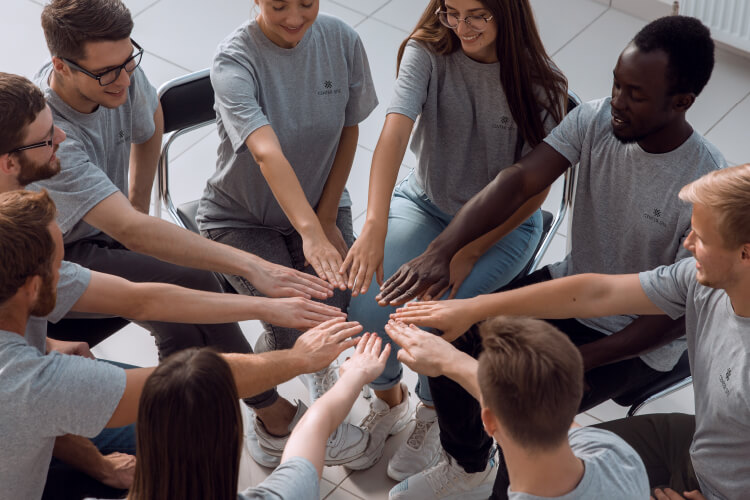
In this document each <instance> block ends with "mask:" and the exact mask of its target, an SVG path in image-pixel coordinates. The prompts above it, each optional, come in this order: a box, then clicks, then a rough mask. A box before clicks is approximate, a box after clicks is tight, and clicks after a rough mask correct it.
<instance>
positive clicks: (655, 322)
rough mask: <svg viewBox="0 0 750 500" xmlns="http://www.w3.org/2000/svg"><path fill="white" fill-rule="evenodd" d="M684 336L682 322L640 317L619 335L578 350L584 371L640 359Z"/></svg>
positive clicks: (654, 317)
mask: <svg viewBox="0 0 750 500" xmlns="http://www.w3.org/2000/svg"><path fill="white" fill-rule="evenodd" d="M684 334H685V319H684V318H680V319H677V320H673V319H671V318H669V317H668V316H640V317H638V318H636V319H635V320H634V321H633V322H632V323H630V324H629V325H628V326H626V327H625V328H623V329H622V330H620V331H619V332H616V333H613V334H612V335H608V336H606V337H604V338H603V339H601V340H598V341H596V342H591V343H589V344H584V345H582V346H580V347H579V349H580V351H581V355H582V356H583V365H584V369H585V370H591V369H593V368H597V367H599V366H603V365H608V364H611V363H616V362H618V361H622V360H625V359H630V358H635V357H638V356H641V355H643V354H645V353H647V352H649V351H652V350H654V349H657V348H659V347H661V346H663V345H665V344H668V343H669V342H671V341H673V340H675V339H677V338H679V337H681V336H683V335H684Z"/></svg>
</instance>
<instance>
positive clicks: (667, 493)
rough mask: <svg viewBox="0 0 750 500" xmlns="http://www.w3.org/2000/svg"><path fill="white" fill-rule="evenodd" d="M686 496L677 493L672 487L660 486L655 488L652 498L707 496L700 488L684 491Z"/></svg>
mask: <svg viewBox="0 0 750 500" xmlns="http://www.w3.org/2000/svg"><path fill="white" fill-rule="evenodd" d="M683 495H685V496H684V497H683V496H682V495H680V494H679V493H677V492H676V491H675V490H673V489H672V488H664V489H663V490H662V489H660V488H655V489H654V495H653V496H652V497H651V500H685V499H687V500H706V497H704V496H703V494H702V493H701V492H700V491H698V490H693V491H686V492H684V493H683Z"/></svg>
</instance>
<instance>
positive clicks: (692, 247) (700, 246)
mask: <svg viewBox="0 0 750 500" xmlns="http://www.w3.org/2000/svg"><path fill="white" fill-rule="evenodd" d="M691 224H692V230H691V231H690V234H689V235H688V237H687V238H685V241H684V243H683V246H684V247H685V248H686V249H688V250H689V251H690V253H692V254H693V256H694V257H695V261H696V264H695V267H696V273H695V278H696V280H697V281H698V283H700V284H701V285H704V286H709V287H711V288H722V289H725V290H726V289H728V288H731V287H732V286H733V285H734V284H735V282H736V281H737V279H738V276H739V273H738V272H737V270H736V269H735V266H736V265H738V264H739V263H740V262H741V260H742V256H741V254H742V247H740V248H737V249H730V248H727V245H726V243H725V241H724V239H723V238H722V236H721V234H720V233H719V230H718V229H717V227H716V215H715V213H714V211H713V210H712V209H711V208H709V207H707V206H705V205H702V204H700V203H696V204H694V205H693V216H692V219H691Z"/></svg>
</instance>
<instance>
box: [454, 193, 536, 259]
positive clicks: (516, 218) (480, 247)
mask: <svg viewBox="0 0 750 500" xmlns="http://www.w3.org/2000/svg"><path fill="white" fill-rule="evenodd" d="M547 193H549V188H547V189H545V190H544V191H542V192H541V193H539V194H538V195H536V196H534V197H532V198H531V199H530V200H529V201H527V202H526V203H524V204H523V205H522V206H521V207H520V208H519V209H518V210H516V212H515V213H514V214H513V215H512V216H511V217H510V218H509V219H508V220H507V221H505V222H504V223H503V224H501V225H500V226H498V227H496V228H495V229H493V230H492V231H490V232H488V233H486V234H484V235H483V236H481V237H479V238H478V239H476V240H474V241H472V242H471V243H469V244H468V245H466V246H465V247H464V248H463V249H462V250H463V251H466V252H469V254H470V255H474V256H476V257H481V256H482V255H484V253H485V252H486V251H487V250H489V249H490V248H492V246H493V245H495V243H497V242H498V241H500V240H501V239H503V238H504V237H505V236H506V235H507V234H508V233H510V232H511V231H513V230H514V229H516V228H517V227H518V226H520V225H521V224H523V222H524V221H525V220H526V219H528V218H529V217H531V215H532V214H533V213H534V212H536V211H537V210H538V209H539V207H541V206H542V203H544V200H545V198H546V197H547Z"/></svg>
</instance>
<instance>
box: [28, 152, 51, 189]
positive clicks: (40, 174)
mask: <svg viewBox="0 0 750 500" xmlns="http://www.w3.org/2000/svg"><path fill="white" fill-rule="evenodd" d="M18 163H19V165H20V166H21V171H20V172H19V173H18V183H19V184H20V185H21V186H24V187H25V186H28V185H29V184H31V183H32V182H36V181H43V180H45V179H49V178H50V177H52V176H54V175H57V173H58V172H60V159H59V158H55V160H54V161H52V162H50V161H47V162H45V163H34V162H33V161H31V160H29V159H28V158H27V157H26V156H25V155H19V157H18Z"/></svg>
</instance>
